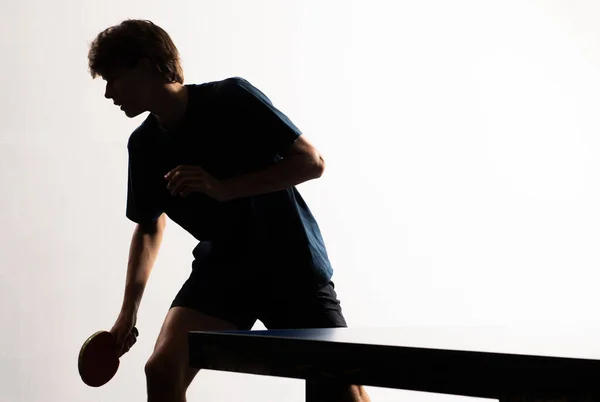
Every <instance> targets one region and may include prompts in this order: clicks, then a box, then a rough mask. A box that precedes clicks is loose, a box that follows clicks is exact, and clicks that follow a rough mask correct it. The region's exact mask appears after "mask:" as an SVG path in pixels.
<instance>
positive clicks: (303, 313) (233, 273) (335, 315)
mask: <svg viewBox="0 0 600 402" xmlns="http://www.w3.org/2000/svg"><path fill="white" fill-rule="evenodd" d="M281 269H282V270H284V269H285V267H282V268H281ZM176 306H180V307H188V308H191V309H194V310H197V311H200V312H202V313H204V314H208V315H211V316H213V317H216V318H219V319H222V320H225V321H227V322H230V323H232V324H234V325H235V326H237V327H238V328H239V329H241V330H249V329H251V328H252V327H253V326H254V324H255V323H256V320H259V321H261V322H262V323H263V325H264V326H265V327H266V328H267V329H302V328H334V327H346V326H347V324H346V320H345V318H344V316H343V314H342V307H341V305H340V301H339V300H338V298H337V294H336V292H335V285H334V283H333V282H332V281H329V282H328V283H327V284H325V285H324V286H322V287H317V288H311V287H310V286H302V287H300V286H297V285H295V284H294V283H293V282H292V281H287V280H284V279H281V278H279V279H278V277H277V275H276V272H272V273H270V274H268V275H265V274H264V273H263V274H260V273H258V272H257V270H256V269H253V267H252V266H245V267H242V266H240V265H239V262H238V263H235V264H233V263H231V264H228V263H224V262H222V263H218V264H208V265H203V266H196V264H194V265H193V266H192V272H191V274H190V276H189V278H188V279H187V280H186V282H185V283H184V284H183V286H182V287H181V289H180V291H179V292H178V293H177V295H176V296H175V299H174V300H173V302H172V304H171V307H176Z"/></svg>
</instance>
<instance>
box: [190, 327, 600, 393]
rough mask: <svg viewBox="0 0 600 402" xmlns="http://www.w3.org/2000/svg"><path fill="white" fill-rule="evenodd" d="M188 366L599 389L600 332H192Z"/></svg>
mask: <svg viewBox="0 0 600 402" xmlns="http://www.w3.org/2000/svg"><path fill="white" fill-rule="evenodd" d="M188 339H189V346H190V355H189V356H190V365H191V366H192V367H198V368H206V369H213V370H223V371H233V372H240V373H249V374H258V375H269V376H280V377H288V378H299V379H305V380H307V381H311V382H314V381H323V380H327V381H332V380H340V381H344V382H346V381H348V382H350V383H356V384H363V385H372V386H380V387H389V388H398V389H405V390H416V391H425V392H434V393H444V394H453V395H464V396H474V397H483V398H486V397H487V398H501V397H502V396H503V395H508V394H511V395H515V394H523V393H528V392H529V393H532V392H534V393H540V392H542V393H549V394H553V395H557V394H560V395H564V394H565V393H572V392H593V393H598V394H600V381H598V379H599V378H600V329H592V330H578V329H564V328H560V327H556V328H544V329H540V328H538V329H535V330H525V329H522V328H521V329H506V328H497V327H399V328H398V327H396V328H381V327H380V328H335V329H301V330H251V331H192V332H190V333H189V338H188Z"/></svg>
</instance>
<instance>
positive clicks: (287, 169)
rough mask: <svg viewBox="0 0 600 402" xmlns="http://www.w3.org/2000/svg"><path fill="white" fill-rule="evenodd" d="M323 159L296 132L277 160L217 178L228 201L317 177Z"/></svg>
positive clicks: (277, 189) (310, 144)
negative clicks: (287, 149) (220, 179)
mask: <svg viewBox="0 0 600 402" xmlns="http://www.w3.org/2000/svg"><path fill="white" fill-rule="evenodd" d="M324 170H325V161H324V160H323V157H322V155H321V153H320V152H319V151H318V150H317V149H316V148H315V147H314V146H313V144H312V143H311V142H310V141H309V140H308V139H306V137H305V136H304V135H300V136H299V137H298V138H297V139H296V141H294V143H293V144H292V145H291V147H290V149H289V151H288V152H286V153H285V154H284V156H283V158H282V159H280V160H279V161H278V162H277V163H275V164H273V165H271V166H269V167H267V168H265V169H262V170H259V171H256V172H251V173H247V174H244V175H241V176H237V177H232V178H229V179H225V180H223V181H221V186H222V189H223V192H224V193H225V198H226V199H228V200H231V199H236V198H243V197H250V196H253V195H258V194H264V193H270V192H274V191H279V190H283V189H286V188H289V187H292V186H295V185H298V184H300V183H303V182H306V181H309V180H313V179H316V178H319V177H321V175H322V174H323V172H324Z"/></svg>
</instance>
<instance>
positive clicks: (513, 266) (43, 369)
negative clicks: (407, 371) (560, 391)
mask: <svg viewBox="0 0 600 402" xmlns="http://www.w3.org/2000/svg"><path fill="white" fill-rule="evenodd" d="M0 7H1V8H0V10H1V14H0V29H1V31H0V44H1V54H2V63H1V64H0V79H1V80H2V82H1V87H2V91H1V92H0V100H1V106H2V109H1V113H2V125H1V128H0V133H1V136H0V140H1V143H0V164H1V168H0V185H1V188H2V197H0V225H1V227H2V231H0V236H1V240H0V241H1V244H2V247H0V258H1V262H2V264H1V265H0V275H1V281H0V317H1V320H2V325H3V327H2V335H1V336H0V390H1V391H0V392H1V395H0V399H1V400H6V401H24V402H25V401H26V402H38V401H66V400H81V401H83V400H85V401H90V402H91V401H109V400H110V401H113V400H130V401H142V400H145V378H144V373H143V366H144V363H145V361H146V359H147V358H148V356H149V355H150V353H151V350H152V348H153V346H154V341H155V338H156V336H157V334H158V330H159V328H160V324H161V323H162V320H163V318H164V315H165V314H166V312H167V308H168V305H169V303H170V302H171V300H172V298H173V296H174V295H175V293H176V292H177V290H178V289H179V287H180V285H181V283H182V282H183V281H184V280H185V278H186V277H187V275H188V274H189V271H190V263H191V261H192V255H191V249H192V248H193V246H194V245H195V241H194V239H193V238H192V237H191V236H189V235H188V234H187V233H185V232H184V231H183V230H181V229H180V228H179V227H177V226H176V225H175V224H173V223H172V222H169V223H168V225H167V230H166V237H165V240H164V246H163V248H162V249H161V252H160V255H159V258H158V261H157V264H156V266H155V270H154V272H153V274H152V277H151V279H150V282H149V285H148V287H147V290H146V294H145V296H144V300H143V304H142V308H141V311H140V315H139V317H138V327H139V329H140V332H141V337H140V338H139V341H138V343H137V344H136V346H135V347H134V349H133V350H132V351H131V352H130V353H129V354H128V355H126V356H125V357H124V358H123V361H122V365H121V368H120V371H119V373H118V374H117V377H116V378H114V379H113V381H111V382H110V383H109V384H108V385H106V386H105V387H102V388H100V389H93V388H89V387H86V386H85V385H83V383H82V382H81V381H80V379H79V377H78V374H77V366H76V359H77V353H78V350H79V347H80V345H81V343H82V342H83V341H84V340H85V338H86V337H87V336H88V335H90V334H91V333H92V332H94V331H96V330H97V329H103V328H110V326H111V325H112V324H113V322H114V319H115V318H116V315H117V313H118V309H119V307H120V304H121V297H122V290H123V284H124V277H125V270H126V261H127V254H128V248H129V241H130V238H131V233H132V230H133V224H132V223H131V222H129V221H128V220H127V219H126V218H125V201H126V198H125V195H126V169H127V152H126V142H127V138H128V136H129V134H130V133H131V131H132V130H133V129H134V128H135V127H137V125H138V124H140V123H141V121H142V120H143V119H144V118H145V117H146V114H144V115H142V116H139V117H137V118H135V119H128V118H127V117H126V116H125V115H124V114H123V113H122V112H120V111H119V110H118V109H117V108H116V107H114V106H113V105H112V103H111V101H107V100H106V99H104V97H103V94H104V83H103V81H102V80H100V79H97V80H95V81H94V80H92V79H91V77H90V76H89V74H88V71H87V58H86V56H87V50H88V45H89V43H90V42H91V40H92V39H93V38H94V37H95V35H96V34H97V33H98V32H100V31H101V30H103V29H104V28H106V27H108V26H110V25H113V24H116V23H118V22H120V21H121V20H123V19H126V18H146V19H150V20H152V21H154V22H155V23H157V24H158V25H160V26H162V27H163V28H165V29H166V30H167V31H168V32H169V33H170V34H171V36H172V38H173V40H174V41H175V43H176V44H177V46H178V48H179V50H180V52H181V54H182V57H183V66H184V70H185V76H186V82H188V83H191V82H197V83H199V82H206V81H212V80H218V79H223V78H226V77H229V76H234V75H237V76H242V77H244V78H246V79H248V80H249V81H250V82H251V83H253V84H254V85H256V86H257V87H258V88H260V89H261V90H262V91H264V92H265V93H266V94H267V95H268V96H269V97H270V98H271V100H272V101H273V102H274V104H275V105H276V106H277V107H278V108H280V109H281V110H282V111H283V112H284V113H286V114H287V115H288V116H289V117H290V118H291V119H292V120H293V121H294V122H295V123H296V124H297V125H298V127H300V129H301V130H302V131H304V133H305V135H306V136H307V137H308V138H310V139H311V140H312V141H313V142H314V143H315V144H316V145H317V147H318V148H319V149H320V150H321V151H322V153H323V154H324V156H325V159H326V161H327V171H326V173H325V175H324V176H323V177H322V178H321V179H320V180H317V181H314V182H309V183H306V184H302V185H300V186H299V189H300V191H301V192H302V194H303V196H304V197H305V199H306V200H307V202H308V203H309V206H310V207H311V209H312V210H313V212H314V214H315V216H316V218H317V219H318V221H319V223H320V225H321V229H322V231H323V234H324V236H325V240H326V242H327V246H328V248H329V253H330V256H331V259H332V262H333V264H334V268H335V270H336V271H335V276H334V281H335V282H336V289H337V290H338V294H339V297H340V299H341V300H342V303H343V308H344V312H345V314H346V317H347V319H348V322H349V325H350V326H353V327H376V326H408V327H416V326H422V325H424V326H428V325H437V326H476V327H483V326H499V327H504V328H513V329H522V328H529V329H531V330H539V329H540V328H545V327H548V326H554V327H556V328H559V329H566V328H569V329H571V330H575V331H579V330H587V331H590V330H598V327H600V325H599V324H600V317H599V315H598V306H599V302H600V296H599V293H598V291H597V288H598V274H597V269H598V267H599V263H600V253H598V244H599V241H600V229H599V228H600V208H599V205H600V180H599V179H600V170H599V167H600V166H599V161H598V158H597V155H598V154H599V153H600V139H599V138H598V131H599V129H600V120H599V119H598V116H599V115H600V114H599V113H598V111H599V110H600V95H599V94H600V71H599V66H600V46H599V45H598V43H599V42H598V39H599V38H600V27H599V26H598V24H597V20H598V16H599V14H600V6H598V3H597V2H594V1H575V0H562V1H558V0H556V1H532V0H518V1H517V0H503V1H481V0H472V1H467V0H456V1H452V2H449V1H444V0H437V1H435V0H421V1H398V0H394V1H392V0H387V1H385V0H368V1H366V0H360V1H359V0H355V1H349V0H344V1H341V0H340V1H337V0H336V1H334V0H294V1H291V0H286V1H281V0H253V1H244V0H229V1H224V0H219V1H216V0H213V1H173V2H165V1H158V0H144V1H134V0H119V1H115V0H105V1H90V0H86V1H73V0H55V1H43V0H24V1H22V2H16V1H4V2H2V5H1V6H0ZM256 328H262V326H261V325H257V327H256ZM591 338H593V337H591ZM588 347H589V349H590V353H591V352H592V351H593V350H597V346H596V345H595V344H593V343H590V344H589V345H588ZM369 391H370V393H371V396H372V398H373V402H384V401H401V400H402V401H409V400H410V401H450V400H457V399H460V400H464V399H468V398H462V397H454V396H444V395H430V394H425V393H413V392H406V391H397V390H385V389H379V388H372V387H369ZM188 396H189V400H190V401H204V402H221V401H230V400H240V401H242V400H245V401H290V402H292V401H293V402H300V401H303V397H304V388H303V383H302V382H301V381H299V380H289V379H274V378H267V377H258V376H248V375H242V374H239V375H238V374H231V373H217V372H208V371H205V372H201V373H200V375H199V376H198V377H197V378H196V381H195V382H194V384H193V385H192V388H191V389H190V392H189V394H188Z"/></svg>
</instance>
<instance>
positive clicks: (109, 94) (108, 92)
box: [104, 83, 113, 99]
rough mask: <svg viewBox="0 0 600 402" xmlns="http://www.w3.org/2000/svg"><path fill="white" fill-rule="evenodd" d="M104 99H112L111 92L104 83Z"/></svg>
mask: <svg viewBox="0 0 600 402" xmlns="http://www.w3.org/2000/svg"><path fill="white" fill-rule="evenodd" d="M104 97H105V98H106V99H112V97H113V95H112V92H111V90H110V87H109V85H108V83H106V89H105V90H104Z"/></svg>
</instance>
